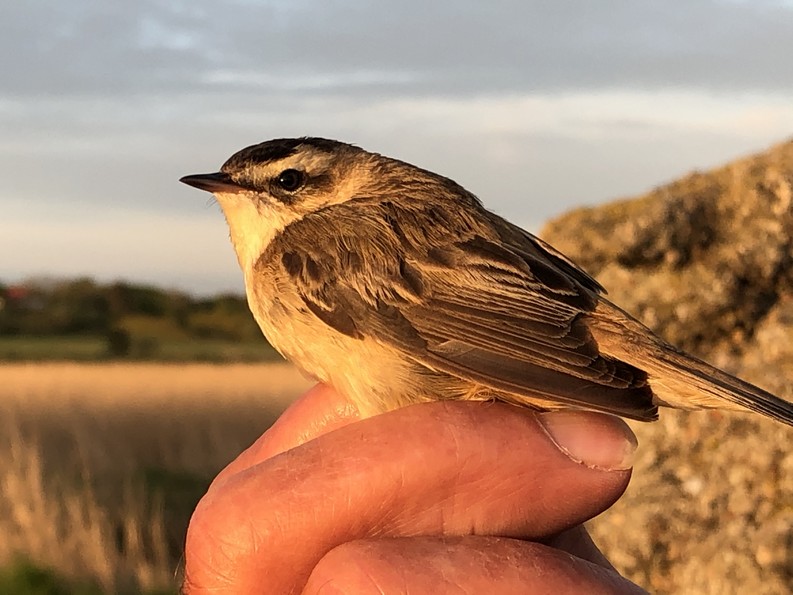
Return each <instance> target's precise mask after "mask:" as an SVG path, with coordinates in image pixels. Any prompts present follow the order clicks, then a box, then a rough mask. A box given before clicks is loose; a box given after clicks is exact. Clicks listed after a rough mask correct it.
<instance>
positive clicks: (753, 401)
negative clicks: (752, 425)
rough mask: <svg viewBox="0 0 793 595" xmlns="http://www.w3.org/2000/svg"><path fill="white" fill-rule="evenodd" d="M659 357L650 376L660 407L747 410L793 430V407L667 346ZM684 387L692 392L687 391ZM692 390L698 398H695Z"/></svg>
mask: <svg viewBox="0 0 793 595" xmlns="http://www.w3.org/2000/svg"><path fill="white" fill-rule="evenodd" d="M659 356H660V357H659V358H658V359H657V360H656V361H655V365H656V366H657V368H658V369H656V370H648V372H650V378H651V385H652V386H653V389H654V392H656V396H657V398H658V401H659V404H660V405H665V404H668V405H670V406H672V407H679V408H689V409H699V408H707V409H710V408H722V409H733V410H736V411H740V410H743V411H747V410H748V411H754V412H757V413H760V414H762V415H765V416H766V417H770V418H772V419H775V420H777V421H781V422H782V423H785V424H787V425H789V426H793V403H790V402H788V401H785V400H784V399H780V398H779V397H777V396H775V395H772V394H771V393H769V392H767V391H764V390H763V389H761V388H758V387H756V386H754V385H753V384H750V383H748V382H746V381H744V380H741V379H740V378H736V377H735V376H732V375H730V374H728V373H726V372H724V371H722V370H719V369H718V368H715V367H714V366H711V365H710V364H708V363H705V362H703V361H702V360H700V359H697V358H695V357H693V356H691V355H688V354H686V353H683V352H680V351H678V350H676V349H674V348H673V347H670V346H668V345H664V346H663V347H662V350H661V353H660V354H659ZM659 372H660V374H659ZM654 377H656V378H657V381H656V382H653V378H654ZM670 381H671V382H670ZM670 384H672V385H674V386H670ZM681 385H687V386H688V387H689V390H688V391H684V390H683V389H682V387H681ZM691 388H694V389H696V391H697V392H698V393H699V394H698V395H692V393H691V390H690V389H691ZM658 389H660V390H658ZM664 389H667V390H664ZM669 391H671V392H669Z"/></svg>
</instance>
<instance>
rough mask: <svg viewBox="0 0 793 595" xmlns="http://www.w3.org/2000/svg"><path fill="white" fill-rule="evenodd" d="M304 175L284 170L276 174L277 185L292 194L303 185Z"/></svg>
mask: <svg viewBox="0 0 793 595" xmlns="http://www.w3.org/2000/svg"><path fill="white" fill-rule="evenodd" d="M304 179H305V175H304V174H303V172H302V171H298V170H296V169H285V170H284V171H282V172H281V173H280V174H278V178H277V180H278V185H279V186H280V187H281V188H282V189H284V190H286V191H287V192H294V191H295V190H297V189H298V188H300V187H301V186H302V185H303V181H304Z"/></svg>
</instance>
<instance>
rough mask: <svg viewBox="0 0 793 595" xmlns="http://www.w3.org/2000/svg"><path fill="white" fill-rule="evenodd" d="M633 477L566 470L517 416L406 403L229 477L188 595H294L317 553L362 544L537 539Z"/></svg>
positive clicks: (198, 525)
mask: <svg viewBox="0 0 793 595" xmlns="http://www.w3.org/2000/svg"><path fill="white" fill-rule="evenodd" d="M629 476H630V472H629V471H602V470H597V469H590V468H587V467H585V466H583V465H580V464H577V463H575V462H573V461H572V460H571V459H570V458H568V457H567V456H565V455H564V454H563V453H562V452H561V451H560V450H559V449H558V448H557V447H556V446H554V444H553V443H552V442H551V440H550V439H549V438H548V435H547V434H546V432H545V431H544V430H543V428H542V426H541V425H540V423H539V422H538V421H537V418H536V416H535V415H534V414H533V413H531V412H530V411H527V410H523V409H520V408H517V407H513V406H509V405H503V404H498V403H470V402H469V403H460V402H455V403H426V404H421V405H415V406H412V407H407V408H404V409H400V410H397V411H393V412H390V413H387V414H384V415H380V416H376V417H373V418H369V419H365V420H362V421H359V422H357V423H350V424H347V425H343V426H342V427H341V428H339V429H336V430H334V431H332V432H329V433H326V434H322V435H320V436H319V437H317V438H315V439H314V440H311V441H309V442H305V443H303V444H301V445H300V446H297V447H295V448H292V449H291V450H287V451H285V452H282V453H281V454H278V455H275V456H273V457H271V458H268V459H265V460H263V461H261V462H259V463H256V464H254V465H252V466H249V467H244V468H243V469H242V470H240V471H239V472H236V473H233V474H230V475H228V476H227V477H226V478H225V480H224V481H223V482H222V483H220V484H218V485H217V486H216V487H215V489H212V490H210V491H209V492H208V493H207V495H206V496H205V497H204V498H203V499H202V501H201V502H200V503H199V506H198V508H197V509H196V512H195V514H194V516H193V519H192V520H191V524H190V528H189V531H188V536H187V545H186V582H185V585H186V586H185V590H186V591H187V592H190V593H201V592H208V591H211V592H213V593H232V592H234V593H248V592H262V591H265V592H276V593H297V592H300V590H301V589H302V587H303V585H304V584H305V582H306V580H307V579H308V577H309V575H310V573H311V571H312V570H313V568H314V567H315V566H316V564H317V563H318V562H319V560H320V559H322V557H323V556H324V555H325V554H326V553H327V552H329V551H330V550H332V549H334V548H335V547H338V546H339V545H342V544H344V543H347V542H350V541H355V540H359V539H363V538H366V537H400V536H420V535H442V536H453V535H472V534H473V535H499V536H505V537H515V538H521V539H537V538H542V537H547V536H550V535H553V534H556V533H559V532H560V531H562V530H565V529H568V528H570V527H573V526H575V525H577V524H578V523H581V522H582V521H584V520H586V519H589V518H591V517H592V516H594V515H596V514H598V513H599V512H601V511H602V510H604V509H605V508H607V507H608V506H610V505H611V504H612V503H613V502H614V501H615V500H616V499H617V498H618V497H619V496H620V494H621V493H622V492H623V490H624V489H625V487H626V486H627V483H628V479H629Z"/></svg>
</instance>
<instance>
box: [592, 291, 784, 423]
mask: <svg viewBox="0 0 793 595" xmlns="http://www.w3.org/2000/svg"><path fill="white" fill-rule="evenodd" d="M591 322H592V324H591V326H590V330H591V331H593V334H594V336H595V339H596V340H597V342H598V346H599V347H600V350H601V353H606V354H607V355H609V356H611V357H616V358H618V359H621V360H622V361H625V362H627V363H629V364H631V365H632V366H635V367H636V368H639V369H640V370H644V371H645V372H647V375H648V380H649V383H650V388H651V389H652V391H653V395H654V400H655V402H656V404H657V405H665V406H667V407H675V408H678V409H730V410H733V411H755V412H757V413H760V414H761V415H765V416H766V417H770V418H772V419H775V420H777V421H781V422H782V423H784V424H787V425H789V426H793V403H790V402H788V401H785V400H784V399H780V398H779V397H776V396H774V395H772V394H771V393H769V392H767V391H764V390H763V389H761V388H758V387H756V386H754V385H753V384H749V383H748V382H745V381H743V380H741V379H739V378H736V377H735V376H732V375H730V374H728V373H727V372H724V371H722V370H719V369H718V368H716V367H714V366H711V365H710V364H708V363H705V362H703V361H702V360H700V359H697V358H696V357H694V356H692V355H688V354H687V353H684V352H682V351H680V350H679V349H676V348H675V347H673V346H671V345H669V344H668V343H666V342H665V341H663V340H661V339H660V338H658V337H657V336H655V335H654V334H653V333H652V331H650V330H649V329H648V328H647V327H645V326H644V325H643V324H642V323H640V322H639V321H638V320H636V319H635V318H633V317H632V316H630V315H629V314H627V313H626V312H624V311H623V310H622V309H620V308H618V307H617V306H615V305H614V304H612V303H610V302H608V301H606V300H602V301H601V302H600V303H599V304H598V308H597V310H596V311H595V312H594V313H593V314H592V318H591Z"/></svg>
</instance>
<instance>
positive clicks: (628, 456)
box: [537, 411, 638, 471]
mask: <svg viewBox="0 0 793 595" xmlns="http://www.w3.org/2000/svg"><path fill="white" fill-rule="evenodd" d="M537 417H538V419H539V420H540V424H541V425H542V427H543V428H544V429H545V431H546V433H547V434H548V436H549V437H550V439H551V441H552V442H553V443H554V444H555V445H556V447H557V448H558V449H559V450H561V451H562V452H563V453H564V454H565V455H567V456H568V457H569V458H570V459H572V460H573V461H575V462H576V463H579V464H581V465H585V466H587V467H590V468H592V469H601V470H603V471H623V470H625V469H630V468H631V467H633V459H634V454H635V453H636V447H637V446H638V441H637V440H636V436H635V434H634V433H633V431H632V430H631V429H630V427H628V424H626V423H625V422H624V421H623V420H621V419H620V418H619V417H614V416H613V415H606V414H604V413H589V412H583V411H556V412H553V413H542V414H540V415H539V416H537Z"/></svg>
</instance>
